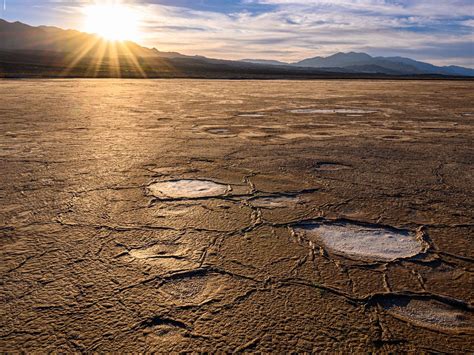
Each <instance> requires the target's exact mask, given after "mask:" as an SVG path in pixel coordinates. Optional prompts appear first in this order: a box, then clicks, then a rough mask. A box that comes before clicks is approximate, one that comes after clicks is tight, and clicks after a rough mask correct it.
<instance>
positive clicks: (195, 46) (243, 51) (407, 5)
mask: <svg viewBox="0 0 474 355" xmlns="http://www.w3.org/2000/svg"><path fill="white" fill-rule="evenodd" d="M0 1H2V2H3V1H5V2H6V4H5V5H6V7H3V8H2V9H1V10H0V18H3V19H5V20H7V21H21V22H24V23H27V24H30V25H34V26H36V25H51V26H58V27H62V28H68V29H69V28H72V29H78V30H84V11H83V9H84V7H86V6H88V5H90V4H93V3H104V2H107V1H109V2H111V1H115V2H117V1H120V0H0ZM120 2H121V3H123V4H124V5H125V6H127V9H130V11H131V12H132V11H133V12H134V13H135V14H139V17H140V33H141V34H140V38H139V40H138V42H139V43H140V44H142V45H145V46H147V47H155V48H157V49H159V50H161V51H176V52H180V53H183V54H188V55H204V56H208V57H214V58H225V59H243V58H252V59H255V58H258V59H276V60H282V61H287V62H292V61H298V60H301V59H304V58H308V57H314V56H327V55H331V54H334V53H336V52H349V51H356V52H366V53H369V54H371V55H375V56H379V55H380V56H405V57H410V58H414V59H418V60H423V61H428V62H431V63H434V64H438V65H448V64H453V65H463V66H468V67H474V0H451V1H449V0H333V1H323V0H121V1H120Z"/></svg>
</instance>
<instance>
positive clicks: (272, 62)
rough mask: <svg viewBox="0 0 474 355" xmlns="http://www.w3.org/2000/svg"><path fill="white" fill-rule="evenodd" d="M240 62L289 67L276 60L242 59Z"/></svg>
mask: <svg viewBox="0 0 474 355" xmlns="http://www.w3.org/2000/svg"><path fill="white" fill-rule="evenodd" d="M241 62H245V63H253V64H263V65H290V64H289V63H285V62H280V61H278V60H266V59H242V60H241Z"/></svg>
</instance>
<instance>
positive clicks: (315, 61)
mask: <svg viewBox="0 0 474 355" xmlns="http://www.w3.org/2000/svg"><path fill="white" fill-rule="evenodd" d="M252 62H253V63H258V62H266V63H267V64H272V62H273V61H261V60H258V59H253V60H252ZM276 63H278V65H285V64H286V65H292V66H298V67H307V68H318V69H325V70H328V69H335V68H339V69H346V70H347V71H348V72H353V73H380V74H388V75H425V74H437V75H460V76H474V69H470V68H463V67H458V66H444V67H438V66H436V65H433V64H429V63H424V62H419V61H416V60H413V59H410V58H403V57H372V56H370V55H368V54H366V53H356V52H350V53H336V54H334V55H331V56H329V57H314V58H307V59H304V60H302V61H299V62H296V63H283V62H278V61H277V62H276ZM275 65H276V64H275Z"/></svg>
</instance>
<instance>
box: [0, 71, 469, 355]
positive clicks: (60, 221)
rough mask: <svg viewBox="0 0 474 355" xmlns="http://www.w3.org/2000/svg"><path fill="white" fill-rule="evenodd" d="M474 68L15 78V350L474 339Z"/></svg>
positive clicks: (307, 347)
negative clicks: (432, 76) (456, 73)
mask: <svg viewBox="0 0 474 355" xmlns="http://www.w3.org/2000/svg"><path fill="white" fill-rule="evenodd" d="M473 89H474V83H473V82H468V81H457V82H456V81H373V82H370V81H357V80H353V81H351V80H343V81H336V80H334V81H306V82H305V81H217V80H216V81H200V80H169V81H164V80H136V81H135V80H38V81H34V80H18V81H13V80H12V81H8V80H5V81H0V234H1V237H0V242H1V252H0V253H1V262H0V274H1V284H0V302H1V309H0V312H1V313H0V314H1V323H0V351H1V352H16V351H22V350H23V351H26V352H31V351H36V352H48V351H56V352H106V351H112V352H130V353H137V352H152V351H162V352H168V351H174V352H178V351H211V352H212V351H225V352H232V351H262V352H282V351H298V352H303V351H331V352H334V351H336V352H349V351H353V352H356V351H357V352H359V351H377V352H397V351H398V352H399V351H425V352H430V351H434V352H450V353H461V352H473V351H474V345H473V344H474V314H473V306H474V304H473V303H474V295H473V290H474V265H473V262H474V255H473V254H474V252H473V251H474V233H473V232H474V221H473V219H474V214H473V210H474V177H473V175H474V146H473V142H474V90H473Z"/></svg>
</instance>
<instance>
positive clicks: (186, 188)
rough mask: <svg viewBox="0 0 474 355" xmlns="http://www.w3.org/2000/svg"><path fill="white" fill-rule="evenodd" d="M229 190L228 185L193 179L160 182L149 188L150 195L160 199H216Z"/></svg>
mask: <svg viewBox="0 0 474 355" xmlns="http://www.w3.org/2000/svg"><path fill="white" fill-rule="evenodd" d="M229 190H230V187H229V186H228V185H224V184H219V183H216V182H214V181H209V180H191V179H183V180H169V181H159V182H155V183H152V184H150V185H149V186H148V191H149V193H150V194H151V195H153V196H155V197H157V198H160V199H175V198H202V197H215V196H222V195H225V194H226V193H227V192H229Z"/></svg>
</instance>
